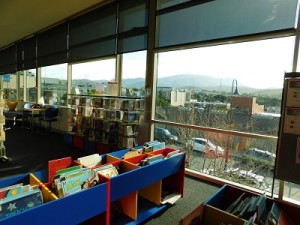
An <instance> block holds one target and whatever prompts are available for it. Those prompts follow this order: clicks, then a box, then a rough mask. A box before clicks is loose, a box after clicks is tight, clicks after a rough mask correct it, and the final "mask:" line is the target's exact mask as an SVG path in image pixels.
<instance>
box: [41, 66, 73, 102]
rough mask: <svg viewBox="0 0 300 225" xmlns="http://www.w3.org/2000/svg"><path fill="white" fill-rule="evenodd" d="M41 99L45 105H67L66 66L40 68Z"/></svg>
mask: <svg viewBox="0 0 300 225" xmlns="http://www.w3.org/2000/svg"><path fill="white" fill-rule="evenodd" d="M41 97H43V98H44V103H45V104H50V105H66V104H67V64H59V65H54V66H47V67H42V68H41Z"/></svg>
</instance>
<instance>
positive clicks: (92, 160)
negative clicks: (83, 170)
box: [77, 153, 102, 168]
mask: <svg viewBox="0 0 300 225" xmlns="http://www.w3.org/2000/svg"><path fill="white" fill-rule="evenodd" d="M77 160H78V162H79V163H80V164H81V165H83V166H86V167H88V168H92V167H95V166H97V165H99V164H101V161H102V157H101V155H99V154H97V153H96V154H92V155H88V156H83V157H80V158H78V159H77Z"/></svg>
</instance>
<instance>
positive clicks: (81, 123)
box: [68, 94, 143, 149]
mask: <svg viewBox="0 0 300 225" xmlns="http://www.w3.org/2000/svg"><path fill="white" fill-rule="evenodd" d="M68 101H69V102H68V103H69V107H70V109H71V110H70V112H69V119H68V133H69V134H71V135H74V136H77V137H83V136H84V137H86V138H88V140H90V141H94V142H96V143H97V144H102V146H103V145H109V146H111V147H116V148H119V149H120V148H123V149H124V148H130V147H134V146H137V145H138V142H137V135H138V131H139V124H140V119H141V116H142V114H143V99H142V98H140V97H123V96H108V95H101V96H98V95H76V94H71V95H70V98H69V100H68Z"/></svg>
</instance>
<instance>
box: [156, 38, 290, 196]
mask: <svg viewBox="0 0 300 225" xmlns="http://www.w3.org/2000/svg"><path fill="white" fill-rule="evenodd" d="M293 43H294V38H293V37H288V38H278V39H269V40H263V41H252V42H245V43H237V44H228V45H218V46H212V47H201V48H194V49H186V50H178V51H170V52H162V53H158V66H157V71H158V73H157V74H158V77H157V90H156V110H155V119H156V120H157V121H162V122H161V124H156V126H155V127H156V129H158V128H164V129H167V130H168V131H170V133H171V134H172V135H174V136H176V138H174V137H173V138H170V137H172V136H170V135H169V136H170V137H166V140H165V141H166V142H167V143H168V144H171V145H173V144H175V145H177V146H179V148H182V149H184V150H185V151H187V155H188V157H187V159H188V164H187V167H188V168H190V169H193V170H196V171H199V172H202V173H209V174H213V175H215V176H217V177H221V178H226V179H229V180H232V181H234V182H239V183H244V184H245V185H249V186H251V184H252V185H254V186H255V187H258V188H262V189H265V188H267V189H268V190H270V189H269V188H271V186H272V185H271V184H272V177H273V169H274V165H275V154H276V145H277V134H278V128H279V119H280V108H281V94H282V87H283V77H284V73H285V71H290V70H291V68H292V67H291V66H292V55H293V54H292V51H293ZM163 121H168V122H173V123H174V122H175V123H178V124H181V125H179V126H170V125H168V122H163ZM194 128H195V129H194ZM266 136H268V137H267V138H266ZM155 139H160V137H159V136H155ZM201 141H202V142H203V141H204V142H205V143H204V142H203V143H200V142H201ZM217 149H219V152H218V150H217Z"/></svg>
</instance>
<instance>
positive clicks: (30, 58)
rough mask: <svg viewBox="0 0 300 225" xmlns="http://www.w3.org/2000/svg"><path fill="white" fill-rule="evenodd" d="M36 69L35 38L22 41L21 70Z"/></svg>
mask: <svg viewBox="0 0 300 225" xmlns="http://www.w3.org/2000/svg"><path fill="white" fill-rule="evenodd" d="M34 68H36V36H34V37H31V38H29V39H26V40H24V41H23V69H24V70H28V69H34Z"/></svg>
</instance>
